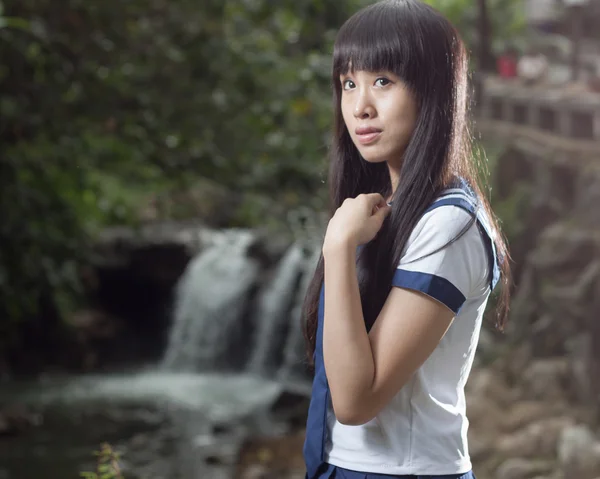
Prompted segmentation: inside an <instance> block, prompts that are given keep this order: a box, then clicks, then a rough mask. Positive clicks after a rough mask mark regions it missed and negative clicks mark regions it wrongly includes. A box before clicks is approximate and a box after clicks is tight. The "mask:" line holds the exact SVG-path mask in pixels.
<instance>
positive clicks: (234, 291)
mask: <svg viewBox="0 0 600 479" xmlns="http://www.w3.org/2000/svg"><path fill="white" fill-rule="evenodd" d="M253 241H255V236H254V235H253V234H252V233H251V232H245V231H235V230H232V231H227V232H224V233H223V234H222V236H220V237H218V238H217V239H216V240H215V242H214V244H213V245H212V246H209V247H208V248H207V249H206V250H205V251H203V252H202V253H200V254H199V255H198V256H196V257H195V258H193V259H192V261H191V262H190V264H189V265H188V267H187V269H186V271H185V273H184V274H183V276H182V278H181V279H180V281H179V283H178V285H177V290H176V295H175V308H174V316H173V320H174V321H173V326H172V328H171V335H170V338H169V342H168V346H167V351H166V354H165V356H164V360H163V364H162V366H163V368H164V369H167V370H173V371H177V372H182V371H205V370H215V369H219V368H222V367H227V366H228V365H229V361H230V358H229V356H228V354H229V353H230V351H231V346H232V344H235V342H236V340H239V339H240V328H238V324H237V323H238V321H239V319H240V317H241V316H242V314H243V313H244V311H245V310H246V309H247V301H248V297H249V293H250V291H251V288H252V286H253V285H254V284H255V282H256V279H257V276H258V274H259V264H258V262H257V261H256V260H254V259H252V258H250V257H249V256H248V252H247V250H248V247H249V246H250V245H251V244H252V243H253Z"/></svg>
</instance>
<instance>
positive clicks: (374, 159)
mask: <svg viewBox="0 0 600 479" xmlns="http://www.w3.org/2000/svg"><path fill="white" fill-rule="evenodd" d="M360 156H362V158H363V160H365V161H366V162H367V163H384V162H385V161H387V157H385V156H383V155H376V154H373V153H371V154H368V153H367V154H365V153H362V152H361V154H360Z"/></svg>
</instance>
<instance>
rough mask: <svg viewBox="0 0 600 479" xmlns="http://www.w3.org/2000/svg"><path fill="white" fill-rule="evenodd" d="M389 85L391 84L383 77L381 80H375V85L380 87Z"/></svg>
mask: <svg viewBox="0 0 600 479" xmlns="http://www.w3.org/2000/svg"><path fill="white" fill-rule="evenodd" d="M390 83H392V82H391V81H390V80H388V79H387V78H385V77H381V78H378V79H377V80H375V85H377V86H381V87H383V86H386V85H388V84H390Z"/></svg>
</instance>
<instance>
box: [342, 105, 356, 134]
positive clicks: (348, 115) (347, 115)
mask: <svg viewBox="0 0 600 479" xmlns="http://www.w3.org/2000/svg"><path fill="white" fill-rule="evenodd" d="M341 109H342V118H343V119H344V123H345V124H346V126H347V127H349V126H350V122H351V121H352V117H353V115H352V111H351V110H350V108H349V107H348V105H347V104H346V103H345V102H342V104H341ZM348 129H349V130H350V128H348Z"/></svg>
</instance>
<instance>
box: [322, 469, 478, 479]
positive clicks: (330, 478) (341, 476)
mask: <svg viewBox="0 0 600 479" xmlns="http://www.w3.org/2000/svg"><path fill="white" fill-rule="evenodd" d="M316 479H476V478H475V474H473V472H472V471H469V472H466V473H464V474H449V475H441V476H397V475H389V474H376V473H373V472H357V471H351V470H349V469H343V468H341V467H338V466H332V467H331V468H328V470H327V471H326V472H324V473H323V474H321V475H320V476H319V477H318V478H316Z"/></svg>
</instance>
